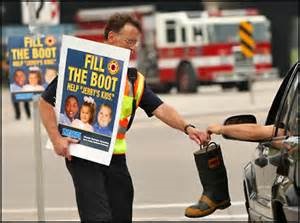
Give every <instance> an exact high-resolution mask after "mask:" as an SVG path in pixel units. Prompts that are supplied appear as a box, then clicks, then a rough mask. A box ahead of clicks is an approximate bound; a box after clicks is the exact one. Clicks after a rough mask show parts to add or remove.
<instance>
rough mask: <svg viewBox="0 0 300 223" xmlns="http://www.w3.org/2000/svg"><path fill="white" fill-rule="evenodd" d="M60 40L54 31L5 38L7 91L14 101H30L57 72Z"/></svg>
mask: <svg viewBox="0 0 300 223" xmlns="http://www.w3.org/2000/svg"><path fill="white" fill-rule="evenodd" d="M59 45H60V43H59V41H58V38H57V37H56V36H54V35H46V36H12V37H9V39H8V52H9V79H10V91H11V93H12V96H13V99H14V100H15V101H30V100H32V97H33V95H34V94H39V93H41V92H43V91H44V89H45V88H46V87H47V86H48V84H49V83H50V82H51V81H52V80H53V79H54V78H55V77H56V75H57V64H58V61H59Z"/></svg>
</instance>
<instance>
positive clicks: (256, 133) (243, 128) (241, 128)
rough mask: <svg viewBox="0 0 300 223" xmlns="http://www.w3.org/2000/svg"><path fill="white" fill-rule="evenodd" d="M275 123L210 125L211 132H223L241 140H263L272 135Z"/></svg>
mask: <svg viewBox="0 0 300 223" xmlns="http://www.w3.org/2000/svg"><path fill="white" fill-rule="evenodd" d="M273 128H274V125H266V126H265V125H258V124H234V125H220V124H213V125H210V126H208V128H207V132H208V133H209V134H218V135H219V134H223V135H226V136H229V137H233V138H236V139H240V140H263V139H269V138H271V137H272V134H273Z"/></svg>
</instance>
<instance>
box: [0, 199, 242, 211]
mask: <svg viewBox="0 0 300 223" xmlns="http://www.w3.org/2000/svg"><path fill="white" fill-rule="evenodd" d="M191 204H192V203H172V204H138V205H133V209H136V210H143V209H160V208H182V207H187V206H189V205H191ZM244 204H245V202H244V201H235V202H231V206H241V205H242V206H243V205H244ZM45 210H46V211H48V212H63V211H77V207H46V208H45ZM33 212H36V208H18V209H5V208H4V209H2V213H33Z"/></svg>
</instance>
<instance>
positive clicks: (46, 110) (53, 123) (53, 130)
mask: <svg viewBox="0 0 300 223" xmlns="http://www.w3.org/2000/svg"><path fill="white" fill-rule="evenodd" d="M39 110H40V116H41V120H42V123H43V124H44V126H45V128H46V131H47V133H48V136H49V138H50V140H51V142H52V144H53V147H54V150H55V152H56V154H57V155H60V156H64V157H66V158H67V159H68V160H71V155H70V152H69V144H70V143H76V142H78V141H77V140H74V139H71V138H68V137H62V136H61V135H60V133H59V131H58V128H57V120H56V116H55V111H54V109H53V106H52V105H51V104H49V103H48V102H47V101H45V100H44V99H43V98H42V97H41V99H40V103H39Z"/></svg>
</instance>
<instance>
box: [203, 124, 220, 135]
mask: <svg viewBox="0 0 300 223" xmlns="http://www.w3.org/2000/svg"><path fill="white" fill-rule="evenodd" d="M221 131H222V125H220V124H212V125H209V126H208V127H207V129H206V132H207V133H208V134H210V135H211V134H217V135H220V134H221Z"/></svg>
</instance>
